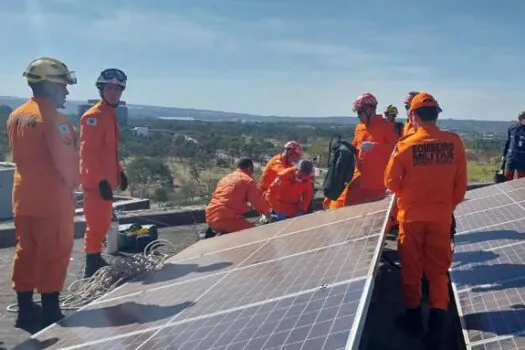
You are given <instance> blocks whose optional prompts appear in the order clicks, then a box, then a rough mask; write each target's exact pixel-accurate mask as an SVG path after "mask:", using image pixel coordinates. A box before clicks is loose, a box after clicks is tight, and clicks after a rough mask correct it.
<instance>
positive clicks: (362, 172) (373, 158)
mask: <svg viewBox="0 0 525 350" xmlns="http://www.w3.org/2000/svg"><path fill="white" fill-rule="evenodd" d="M376 109H377V99H376V98H375V96H374V95H372V94H371V93H369V92H367V93H364V94H362V95H359V96H358V97H357V98H356V100H355V101H354V104H353V110H354V112H356V113H357V116H358V117H359V121H360V122H359V124H357V125H356V127H355V134H354V139H353V141H352V145H353V146H354V147H355V148H356V149H357V157H356V158H357V162H356V168H355V172H354V176H353V177H352V180H351V182H350V183H349V184H348V186H347V187H346V188H345V189H344V190H343V193H341V195H340V196H339V198H338V199H337V200H335V201H334V200H329V199H328V198H327V199H325V201H324V202H323V206H324V208H330V209H335V208H341V207H344V206H348V205H356V204H360V203H364V202H371V201H375V200H379V199H381V198H384V196H385V194H386V189H385V184H384V173H385V168H386V164H387V163H388V158H389V157H390V154H391V153H392V149H393V148H394V145H395V143H396V141H397V136H396V134H395V132H394V130H393V128H392V125H391V124H390V123H389V122H388V121H386V120H385V119H383V117H382V116H380V115H377V114H376Z"/></svg>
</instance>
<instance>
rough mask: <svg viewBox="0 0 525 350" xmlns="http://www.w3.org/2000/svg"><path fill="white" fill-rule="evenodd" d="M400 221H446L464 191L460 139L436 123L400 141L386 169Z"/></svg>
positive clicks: (463, 155) (419, 128)
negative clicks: (394, 195)
mask: <svg viewBox="0 0 525 350" xmlns="http://www.w3.org/2000/svg"><path fill="white" fill-rule="evenodd" d="M385 186H386V187H387V188H388V189H389V190H390V191H392V192H393V193H395V194H396V197H397V205H398V208H399V212H398V216H397V217H398V220H399V221H400V222H447V221H449V220H450V216H451V215H452V213H453V211H454V209H455V208H456V206H457V205H458V204H459V203H461V201H462V200H463V199H464V197H465V192H466V190H467V161H466V157H465V148H464V146H463V142H462V141H461V138H460V137H459V136H458V135H457V134H454V133H452V132H448V131H442V130H440V129H439V128H438V127H437V126H435V125H425V126H420V127H418V129H417V131H416V132H415V133H414V134H412V135H409V136H407V137H403V138H402V139H400V140H399V142H398V143H397V146H396V150H394V152H393V153H392V156H391V158H390V161H389V162H388V166H387V169H386V171H385Z"/></svg>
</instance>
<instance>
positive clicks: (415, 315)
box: [396, 307, 424, 337]
mask: <svg viewBox="0 0 525 350" xmlns="http://www.w3.org/2000/svg"><path fill="white" fill-rule="evenodd" d="M396 324H397V326H398V327H399V328H401V330H403V331H404V332H405V333H406V334H407V335H408V336H411V337H419V336H421V334H422V333H423V331H424V329H423V317H422V314H421V307H417V308H415V309H406V310H405V313H404V314H402V315H399V316H398V317H397V319H396Z"/></svg>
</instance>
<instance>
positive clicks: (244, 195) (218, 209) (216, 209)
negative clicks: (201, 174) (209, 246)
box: [206, 158, 270, 234]
mask: <svg viewBox="0 0 525 350" xmlns="http://www.w3.org/2000/svg"><path fill="white" fill-rule="evenodd" d="M253 171H254V165H253V161H252V160H251V159H249V158H241V159H240V160H239V162H238V163H237V170H235V171H234V172H233V173H231V174H229V175H226V176H225V177H223V178H222V179H221V180H220V181H219V182H218V183H217V187H216V189H215V191H214V192H213V195H212V197H211V200H210V203H209V204H208V206H207V207H206V223H207V224H208V226H209V227H210V229H211V230H213V231H215V232H216V233H220V234H225V233H231V232H235V231H240V230H244V229H248V228H251V227H254V226H255V225H254V224H252V223H251V222H249V221H248V220H246V219H245V218H244V216H243V215H244V214H245V213H246V212H248V211H249V210H250V208H249V207H248V206H247V205H246V203H248V202H249V203H251V205H252V206H253V208H254V209H255V210H256V211H258V212H259V213H261V214H264V215H269V213H270V207H269V205H268V203H267V202H266V200H265V199H264V197H263V195H262V191H261V190H260V189H259V187H257V182H256V181H255V179H254V178H253Z"/></svg>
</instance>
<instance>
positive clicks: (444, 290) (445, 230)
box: [423, 219, 452, 348]
mask: <svg viewBox="0 0 525 350" xmlns="http://www.w3.org/2000/svg"><path fill="white" fill-rule="evenodd" d="M451 221H452V220H451V219H450V220H449V221H447V222H443V223H428V224H427V231H428V234H427V236H426V241H425V250H424V255H423V269H424V271H425V275H426V276H427V279H428V285H429V301H430V312H429V323H428V332H427V334H426V335H425V342H426V343H427V344H432V345H433V346H437V348H439V344H441V342H442V336H443V327H444V318H445V314H446V311H447V309H448V305H449V302H450V297H449V290H448V283H449V279H448V269H449V268H450V265H451V264H452V251H451V249H450V228H451Z"/></svg>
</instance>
